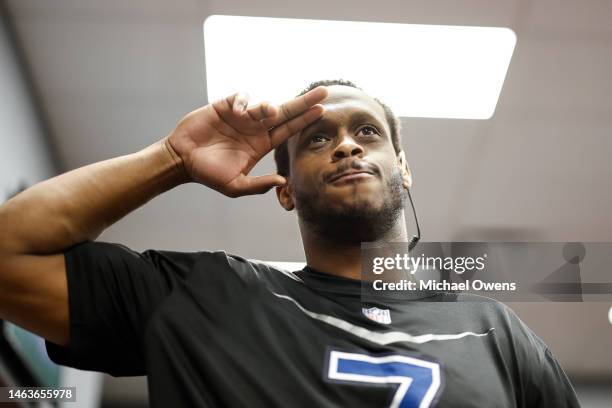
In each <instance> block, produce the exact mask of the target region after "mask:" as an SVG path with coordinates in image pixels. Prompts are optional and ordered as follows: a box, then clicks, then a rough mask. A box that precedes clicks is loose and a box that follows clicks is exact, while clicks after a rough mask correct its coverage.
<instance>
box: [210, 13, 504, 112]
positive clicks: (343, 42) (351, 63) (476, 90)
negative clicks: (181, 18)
mask: <svg viewBox="0 0 612 408" xmlns="http://www.w3.org/2000/svg"><path fill="white" fill-rule="evenodd" d="M515 44H516V35H515V34H514V32H513V31H512V30H510V29H508V28H502V27H467V26H444V25H419V24H389V23H370V22H352V21H330V20H302V19H285V18H264V17H241V16H221V15H213V16H210V17H208V18H207V19H206V20H205V21H204V48H205V60H206V86H207V90H208V100H209V101H213V100H215V99H218V98H222V97H225V96H227V95H230V94H232V93H234V92H236V91H239V90H240V91H246V92H248V93H249V95H250V96H251V101H252V102H254V103H256V102H261V101H263V100H267V101H270V102H272V103H280V102H283V101H285V100H287V99H290V98H292V97H293V96H295V95H296V94H297V93H299V92H300V91H301V90H302V89H304V88H305V87H306V86H307V85H308V84H309V83H310V82H313V81H316V80H320V79H337V78H343V79H348V80H351V81H353V82H355V83H356V84H357V85H358V86H360V87H361V88H363V89H364V91H366V92H367V93H369V94H370V95H372V96H375V97H378V98H380V99H381V100H382V101H383V102H385V103H387V104H388V105H390V107H391V108H392V109H393V110H394V112H395V113H396V115H398V116H404V117H426V118H463V119H489V118H490V117H491V116H492V115H493V113H494V111H495V106H496V105H497V100H498V99H499V95H500V92H501V89H502V85H503V83H504V78H505V76H506V72H507V70H508V66H509V64H510V59H511V57H512V52H513V50H514V46H515Z"/></svg>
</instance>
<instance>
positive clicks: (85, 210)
mask: <svg viewBox="0 0 612 408" xmlns="http://www.w3.org/2000/svg"><path fill="white" fill-rule="evenodd" d="M187 181H188V178H187V176H186V174H185V172H184V170H183V169H182V168H181V166H180V159H179V158H178V157H176V156H175V155H174V154H173V151H172V150H171V149H170V148H169V146H167V145H166V144H165V139H164V140H162V141H160V142H157V143H155V144H153V145H151V146H149V147H147V148H145V149H143V150H141V151H139V152H136V153H133V154H129V155H126V156H121V157H117V158H114V159H110V160H106V161H102V162H98V163H94V164H91V165H88V166H85V167H81V168H78V169H76V170H73V171H70V172H68V173H65V174H62V175H59V176H57V177H54V178H51V179H49V180H46V181H43V182H41V183H38V184H36V185H35V186H33V187H31V188H29V189H27V190H25V191H23V192H21V193H20V194H18V195H16V196H15V197H13V198H12V199H10V200H9V201H7V202H6V203H5V204H4V205H2V206H0V254H41V255H42V254H52V253H58V252H61V251H62V250H64V249H65V248H68V247H70V246H72V245H74V244H76V243H78V242H83V241H86V240H93V239H95V238H96V237H97V236H98V235H100V234H101V233H102V231H104V229H106V228H107V227H108V226H110V225H111V224H113V223H115V222H116V221H118V220H119V219H121V218H122V217H123V216H125V215H126V214H128V213H130V212H131V211H133V210H135V209H136V208H138V207H140V206H142V205H143V204H145V203H146V202H147V201H149V200H151V199H152V198H154V197H155V196H157V195H159V194H161V193H163V192H165V191H167V190H170V189H171V188H173V187H175V186H177V185H179V184H181V183H184V182H187Z"/></svg>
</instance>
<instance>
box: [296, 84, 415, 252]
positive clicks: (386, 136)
mask: <svg viewBox="0 0 612 408" xmlns="http://www.w3.org/2000/svg"><path fill="white" fill-rule="evenodd" d="M328 90H329V96H328V97H327V98H326V99H325V100H324V101H323V105H324V106H325V113H324V115H323V116H322V117H321V118H320V119H319V120H318V121H316V122H315V123H313V124H312V125H310V126H309V127H307V128H306V129H304V130H303V131H302V132H301V133H300V134H299V135H296V136H294V137H292V138H291V139H289V142H288V152H289V162H290V177H289V184H290V188H289V194H290V195H291V197H292V201H293V204H294V205H295V208H296V209H297V211H298V214H299V216H300V219H301V220H302V221H303V222H305V223H307V224H309V225H310V226H311V227H313V228H314V229H315V230H318V232H319V233H320V234H322V235H323V236H326V237H328V238H332V239H334V240H347V239H348V240H350V239H352V238H355V239H357V240H359V241H366V240H374V239H376V238H377V235H380V234H381V233H383V232H385V231H386V230H388V229H389V228H390V226H391V225H392V224H393V223H394V222H395V221H396V219H397V217H398V216H399V214H400V213H401V210H402V209H403V197H404V188H403V184H404V181H405V180H404V179H403V177H402V176H403V174H402V172H401V170H400V169H401V168H400V166H399V162H398V159H397V155H396V152H395V149H394V147H393V143H392V141H391V133H390V129H389V125H388V123H387V120H386V118H385V112H384V110H383V108H382V107H381V106H380V104H378V103H377V102H376V101H375V100H374V99H372V98H371V97H369V96H368V95H367V94H365V93H364V92H363V91H360V90H358V89H355V88H352V87H348V86H338V85H335V86H330V87H328ZM404 176H405V175H404ZM348 224H351V225H348ZM347 234H350V235H352V237H348V236H347ZM330 235H331V236H330Z"/></svg>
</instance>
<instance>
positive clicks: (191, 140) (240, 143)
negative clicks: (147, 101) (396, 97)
mask: <svg viewBox="0 0 612 408" xmlns="http://www.w3.org/2000/svg"><path fill="white" fill-rule="evenodd" d="M326 96H327V90H326V88H325V87H323V86H320V87H317V88H315V89H313V90H311V91H309V92H308V93H306V94H304V95H302V96H299V97H297V98H294V99H292V100H290V101H287V102H285V103H283V104H282V105H280V106H278V107H276V106H273V105H270V104H269V103H267V102H263V103H260V104H258V105H255V106H248V95H246V94H243V93H236V94H234V95H231V96H229V97H227V98H225V99H221V100H218V101H215V102H213V103H212V104H208V105H206V106H204V107H202V108H200V109H197V110H195V111H193V112H191V113H189V114H188V115H187V116H185V117H184V118H183V119H182V120H181V121H180V122H179V123H178V125H177V126H176V129H174V131H173V132H172V133H171V134H170V135H169V136H168V137H167V140H166V142H167V144H168V145H169V147H170V148H171V149H172V150H173V151H174V152H175V153H176V154H177V156H178V157H179V158H180V159H181V161H182V165H183V166H184V168H185V171H186V172H187V174H188V176H189V177H190V178H191V179H192V180H193V181H195V182H198V183H201V184H204V185H206V186H208V187H210V188H213V189H215V190H217V191H219V192H220V193H223V194H225V195H227V196H229V197H239V196H243V195H249V194H261V193H265V192H266V191H268V190H270V189H271V188H272V187H275V186H281V185H283V184H285V183H286V180H285V178H284V177H282V176H280V175H278V174H268V175H265V176H257V177H254V176H249V172H250V171H251V170H252V169H253V167H255V165H256V164H257V162H258V161H259V160H261V158H262V157H263V156H265V155H266V154H267V153H269V152H270V151H271V150H273V149H274V148H275V147H276V146H278V145H279V144H281V143H282V142H284V141H285V140H287V139H288V138H290V137H291V136H294V135H296V134H298V133H299V132H300V131H302V129H304V128H305V127H306V126H308V125H310V124H311V123H313V122H314V121H316V120H317V119H318V118H319V117H321V115H322V114H323V107H322V106H321V105H318V103H319V102H321V101H322V100H323V99H325V97H326Z"/></svg>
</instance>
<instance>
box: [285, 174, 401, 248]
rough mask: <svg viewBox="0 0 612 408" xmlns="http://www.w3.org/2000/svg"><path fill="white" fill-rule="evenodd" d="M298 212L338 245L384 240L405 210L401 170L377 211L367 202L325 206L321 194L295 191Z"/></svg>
mask: <svg viewBox="0 0 612 408" xmlns="http://www.w3.org/2000/svg"><path fill="white" fill-rule="evenodd" d="M294 191H295V200H296V211H297V213H298V216H299V217H300V219H301V221H302V222H303V223H305V224H306V225H307V226H308V227H309V228H310V229H311V230H312V231H313V232H314V233H315V234H316V235H317V236H319V237H320V238H321V239H324V240H326V241H328V242H332V243H334V244H341V245H342V244H358V243H361V242H373V241H376V240H379V239H380V238H381V237H383V236H384V235H385V234H386V233H387V232H388V231H389V230H390V229H391V228H393V226H394V225H395V223H396V222H397V220H398V219H399V218H400V215H401V214H402V212H403V210H404V204H405V200H406V192H405V191H404V187H403V180H402V176H401V174H400V171H399V170H398V169H395V171H394V172H393V174H392V176H391V177H390V178H389V181H388V182H387V184H386V186H385V191H384V194H385V197H384V200H383V204H382V205H381V206H379V207H378V208H376V207H375V206H373V205H372V203H371V202H369V201H367V200H364V201H359V202H357V203H355V204H350V205H349V204H347V205H343V206H341V207H338V206H331V205H325V200H322V199H320V197H319V195H318V194H312V193H307V192H304V191H301V190H300V189H299V188H294Z"/></svg>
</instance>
